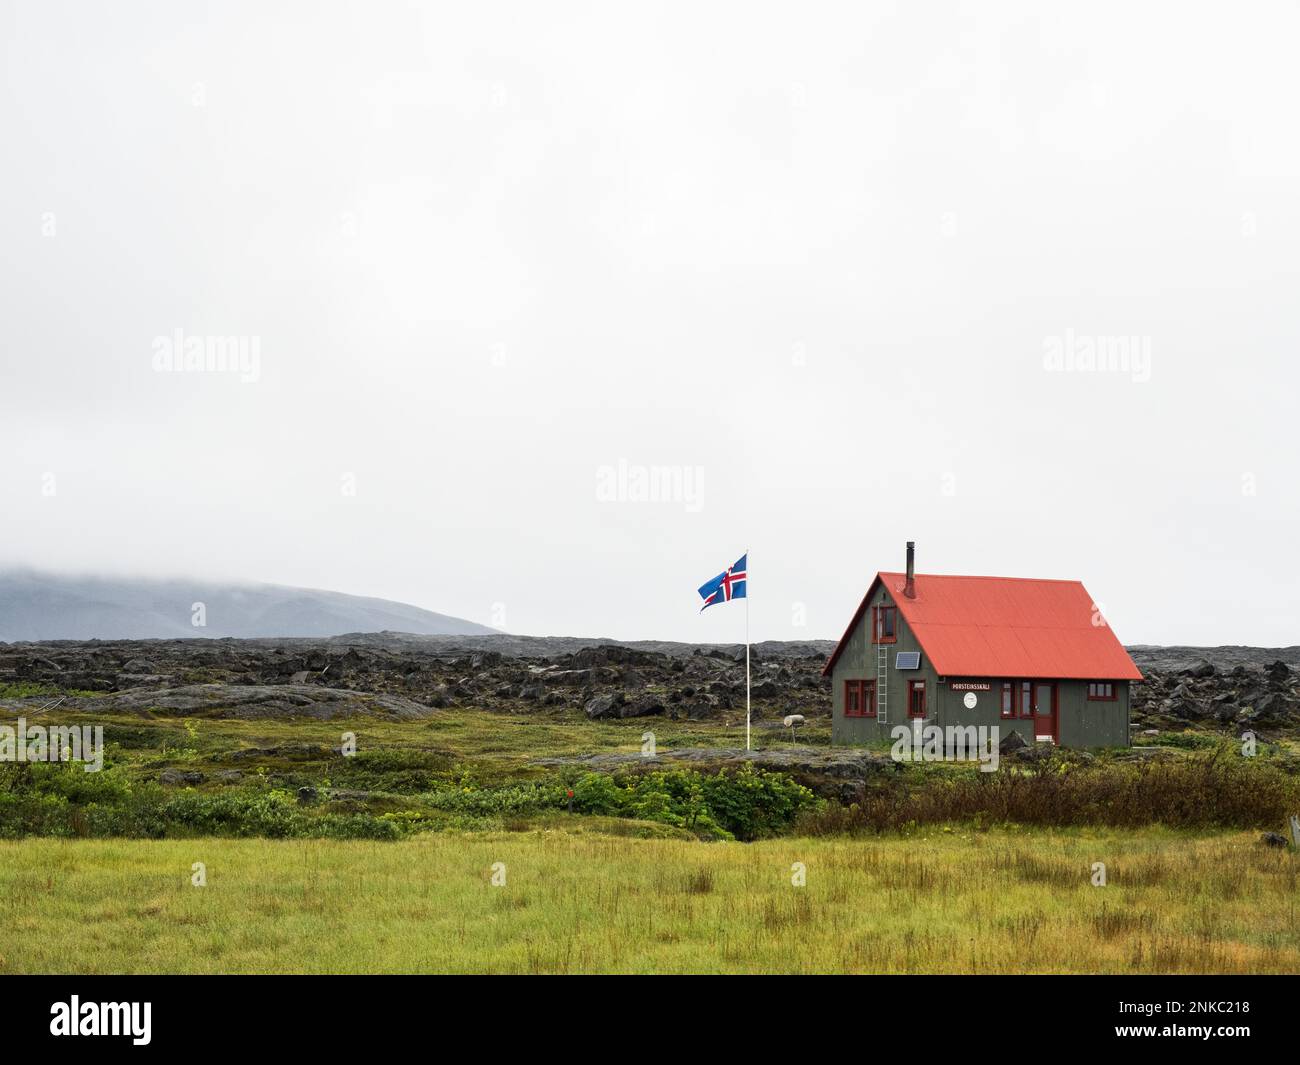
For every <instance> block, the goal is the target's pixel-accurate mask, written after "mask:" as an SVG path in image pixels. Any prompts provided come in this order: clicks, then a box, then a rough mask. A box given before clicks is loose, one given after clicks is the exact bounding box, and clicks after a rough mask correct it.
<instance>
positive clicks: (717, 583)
mask: <svg viewBox="0 0 1300 1065" xmlns="http://www.w3.org/2000/svg"><path fill="white" fill-rule="evenodd" d="M748 559H749V552H748V551H747V552H745V554H743V555H741V556H740V558H739V560H738V561H737V562H736V563H735V564H734V565H731V566H728V567H727V568H726V570H724V571H723V572H722V573H719V574H718V575H717V576H716V577H714V578H713V580H711V581H706V582H705V583H704V584H702V585H700V598H701V599H703V600H704V606H702V607H700V610H701V611H703V610H706V609H707V608H708V607H711V606H713V605H714V604H715V603H730V602H731V601H732V600H733V599H744V598H745V585H746V584H748V581H747V580H746V574H745V569H746V562H747V561H748Z"/></svg>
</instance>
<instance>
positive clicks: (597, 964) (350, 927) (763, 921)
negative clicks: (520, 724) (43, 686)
mask: <svg viewBox="0 0 1300 1065" xmlns="http://www.w3.org/2000/svg"><path fill="white" fill-rule="evenodd" d="M637 834H641V835H644V836H648V837H651V838H636V836H637ZM676 836H677V832H676V830H673V829H671V828H668V827H666V826H658V825H653V824H647V823H643V822H628V821H614V820H609V819H602V818H593V817H585V818H570V817H568V816H566V815H563V814H556V815H554V819H553V823H552V824H551V825H550V827H547V828H543V829H540V830H530V831H527V832H520V833H507V832H488V833H485V832H477V833H432V834H426V835H422V836H418V837H415V838H412V839H409V840H404V841H401V842H397V843H371V842H350V841H327V840H280V841H273V840H258V839H237V840H236V839H192V840H160V841H146V840H65V839H27V840H21V841H9V842H0V920H2V921H3V926H4V928H5V929H6V932H7V934H6V936H5V937H4V939H3V941H0V973H36V972H77V973H119V972H131V973H136V972H169V973H170V972H179V973H264V972H295V973H296V972H312V973H315V972H470V973H487V972H491V973H579V972H618V973H622V972H764V973H771V972H782V973H783V972H801V973H802V972H981V973H984V972H991V973H1015V972H1156V973H1182V972H1193V973H1194V972H1248V973H1250V972H1253V973H1266V972H1296V971H1300V908H1298V905H1300V904H1298V896H1297V887H1300V881H1298V878H1297V871H1298V869H1300V864H1298V862H1297V858H1296V856H1295V854H1294V853H1293V852H1288V851H1276V850H1272V849H1268V848H1264V847H1261V846H1260V845H1259V843H1258V842H1257V840H1258V833H1254V832H1229V833H1216V834H1200V835H1189V834H1186V833H1180V832H1173V831H1168V830H1161V829H1148V830H1142V831H1136V832H1134V831H1129V832H1115V831H1085V830H1069V831H1059V832H1054V831H1049V830H1041V829H1040V830H1034V831H1028V830H1026V831H1014V830H1005V831H1003V830H994V831H989V832H981V833H970V832H966V833H963V832H962V830H960V829H958V830H953V831H944V830H937V831H922V832H917V833H914V834H911V835H904V836H894V837H882V838H880V839H872V840H865V841H863V840H849V839H805V838H788V839H777V840H767V841H763V842H759V843H752V844H738V843H701V842H698V841H696V840H691V839H683V838H676ZM655 837H658V838H655ZM195 862H202V863H204V864H205V866H206V875H207V886H206V887H195V886H193V885H192V884H191V868H192V864H193V863H195ZM796 862H800V863H803V865H804V867H805V869H806V886H803V887H796V886H794V885H793V884H792V881H791V878H792V865H793V864H794V863H796ZM1095 862H1104V863H1105V864H1106V873H1107V885H1106V886H1105V887H1094V886H1093V885H1092V882H1091V878H1092V875H1093V874H1092V866H1093V863H1095ZM495 863H504V865H505V884H504V886H493V885H492V883H491V878H492V876H493V866H494V864H495Z"/></svg>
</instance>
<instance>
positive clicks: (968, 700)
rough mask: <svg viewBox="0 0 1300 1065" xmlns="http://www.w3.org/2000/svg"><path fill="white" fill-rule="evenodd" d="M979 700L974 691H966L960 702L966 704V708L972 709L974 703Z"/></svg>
mask: <svg viewBox="0 0 1300 1065" xmlns="http://www.w3.org/2000/svg"><path fill="white" fill-rule="evenodd" d="M979 701H980V700H979V696H978V695H976V694H975V693H974V692H967V693H966V696H965V698H963V699H962V702H963V703H965V704H966V709H967V710H974V709H975V704H976V703H978V702H979Z"/></svg>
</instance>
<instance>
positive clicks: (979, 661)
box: [822, 542, 1142, 747]
mask: <svg viewBox="0 0 1300 1065" xmlns="http://www.w3.org/2000/svg"><path fill="white" fill-rule="evenodd" d="M914 561H915V545H914V544H912V543H910V542H909V543H908V545H907V571H906V572H905V573H877V574H876V577H875V580H873V581H872V582H871V586H870V587H869V588H868V589H867V594H866V596H865V597H864V598H863V600H862V604H861V605H860V606H859V607H858V610H857V613H855V614H854V615H853V620H852V621H850V622H849V627H848V628H847V629H846V630H845V632H844V636H843V638H842V639H841V640H840V642H839V645H838V646H837V647H836V648H835V652H834V653H833V654H832V655H831V657H830V660H829V661H828V662H827V663H826V668H825V669H824V670H823V671H822V673H823V676H829V677H830V678H831V693H832V694H831V698H832V714H833V721H832V729H831V741H832V742H833V743H839V744H851V743H872V742H877V741H886V740H888V739H889V738H890V732H891V730H892V729H894V728H896V727H897V726H898V725H900V724H910V723H914V722H917V721H921V722H924V723H925V724H927V725H938V726H940V727H941V728H943V727H947V726H949V725H963V726H964V725H977V726H978V725H997V726H999V727H1000V733H999V734H1000V735H1001V736H1002V737H1004V738H1005V737H1006V736H1007V735H1009V734H1010V733H1011V732H1012V731H1015V732H1019V733H1020V735H1021V736H1022V737H1023V738H1024V739H1025V740H1026V741H1027V742H1030V743H1032V742H1034V741H1035V740H1043V741H1049V740H1050V741H1051V742H1053V743H1057V744H1060V745H1061V746H1064V747H1126V746H1128V742H1129V682H1130V681H1135V680H1141V679H1142V674H1141V673H1140V672H1139V671H1138V668H1137V666H1135V665H1134V664H1133V660H1132V659H1131V658H1129V656H1128V652H1127V651H1125V650H1124V646H1123V644H1121V643H1120V642H1119V640H1118V639H1117V638H1116V636H1115V634H1114V633H1113V632H1112V631H1111V630H1110V628H1109V627H1108V626H1107V625H1106V622H1105V620H1104V619H1103V618H1102V617H1101V614H1100V612H1099V611H1098V609H1097V606H1096V604H1095V602H1094V600H1093V598H1092V596H1090V595H1089V594H1088V592H1087V590H1086V589H1085V588H1084V587H1083V585H1082V584H1081V583H1079V582H1078V581H1057V580H1036V579H1028V578H1020V577H945V576H937V575H931V574H924V573H916V572H915V571H914Z"/></svg>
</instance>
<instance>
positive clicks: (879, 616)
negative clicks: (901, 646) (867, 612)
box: [871, 606, 898, 643]
mask: <svg viewBox="0 0 1300 1065" xmlns="http://www.w3.org/2000/svg"><path fill="white" fill-rule="evenodd" d="M886 617H888V618H889V628H890V629H891V632H890V633H889V635H888V636H886V635H885V633H884V631H883V625H884V619H885V618H886ZM871 642H872V643H898V607H896V606H873V607H872V608H871Z"/></svg>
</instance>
